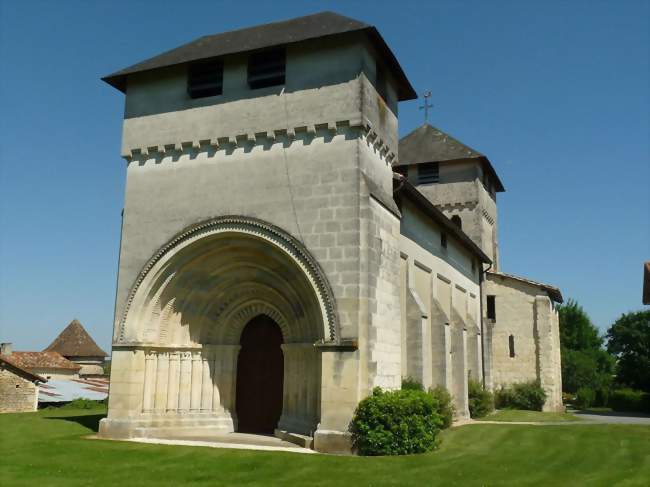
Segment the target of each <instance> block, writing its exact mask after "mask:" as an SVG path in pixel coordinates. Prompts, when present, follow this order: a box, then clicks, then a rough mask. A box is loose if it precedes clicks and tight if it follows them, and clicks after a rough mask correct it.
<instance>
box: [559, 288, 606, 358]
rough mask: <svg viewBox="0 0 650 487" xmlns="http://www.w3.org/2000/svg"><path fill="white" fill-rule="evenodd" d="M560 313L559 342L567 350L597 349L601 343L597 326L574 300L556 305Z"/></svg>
mask: <svg viewBox="0 0 650 487" xmlns="http://www.w3.org/2000/svg"><path fill="white" fill-rule="evenodd" d="M558 313H559V315H560V343H561V344H562V346H563V347H565V348H568V349H569V350H597V349H599V348H600V347H601V346H602V344H603V339H602V338H601V337H600V336H599V335H598V328H596V327H595V326H594V324H593V323H592V322H591V319H589V315H587V313H586V312H585V310H584V309H582V306H580V305H579V304H578V303H577V302H576V301H574V300H573V299H569V301H567V304H565V305H561V306H559V307H558Z"/></svg>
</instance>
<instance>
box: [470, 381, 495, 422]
mask: <svg viewBox="0 0 650 487" xmlns="http://www.w3.org/2000/svg"><path fill="white" fill-rule="evenodd" d="M468 391H469V393H468V395H469V415H470V417H472V418H482V417H484V416H487V415H488V414H490V413H491V412H492V411H494V396H493V395H492V393H491V392H490V391H486V390H485V389H483V385H482V384H481V383H480V382H477V381H475V380H472V379H470V380H469V384H468Z"/></svg>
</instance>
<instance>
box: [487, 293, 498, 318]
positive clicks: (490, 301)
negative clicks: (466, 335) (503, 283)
mask: <svg viewBox="0 0 650 487" xmlns="http://www.w3.org/2000/svg"><path fill="white" fill-rule="evenodd" d="M495 297H496V296H488V297H487V317H488V320H496V319H497V308H496V300H495Z"/></svg>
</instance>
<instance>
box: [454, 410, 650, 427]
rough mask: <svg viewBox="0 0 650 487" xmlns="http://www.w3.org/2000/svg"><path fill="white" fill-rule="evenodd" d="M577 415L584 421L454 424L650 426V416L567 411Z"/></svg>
mask: <svg viewBox="0 0 650 487" xmlns="http://www.w3.org/2000/svg"><path fill="white" fill-rule="evenodd" d="M567 412H571V413H572V414H575V415H576V416H577V417H578V418H580V419H581V420H582V421H490V420H484V419H481V420H473V419H464V420H461V421H457V422H455V423H454V426H464V425H466V424H501V425H506V424H526V425H531V426H575V425H589V424H640V425H648V426H650V416H648V415H641V414H632V413H614V412H611V413H582V412H578V411H567Z"/></svg>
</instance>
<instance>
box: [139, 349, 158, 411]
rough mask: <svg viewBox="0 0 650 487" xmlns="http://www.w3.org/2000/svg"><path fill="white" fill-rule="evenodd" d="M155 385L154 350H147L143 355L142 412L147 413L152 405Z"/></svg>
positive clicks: (151, 408)
mask: <svg viewBox="0 0 650 487" xmlns="http://www.w3.org/2000/svg"><path fill="white" fill-rule="evenodd" d="M155 386H156V352H154V351H153V350H147V351H146V352H145V356H144V388H143V397H142V412H143V413H146V414H149V413H151V412H152V410H153V406H154V394H155Z"/></svg>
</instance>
